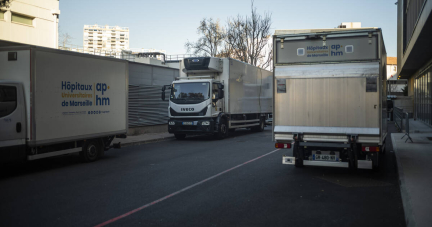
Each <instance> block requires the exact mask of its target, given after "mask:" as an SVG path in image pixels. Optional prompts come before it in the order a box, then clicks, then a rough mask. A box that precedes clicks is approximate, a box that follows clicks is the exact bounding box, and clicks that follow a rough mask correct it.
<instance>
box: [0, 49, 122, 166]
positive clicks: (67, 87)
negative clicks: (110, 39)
mask: <svg viewBox="0 0 432 227" xmlns="http://www.w3.org/2000/svg"><path fill="white" fill-rule="evenodd" d="M127 100H128V65H127V61H124V60H119V59H114V58H107V57H98V56H93V55H88V54H81V53H75V52H69V51H61V50H56V49H49V48H43V47H35V46H21V47H3V48H0V155H1V156H0V162H7V161H12V160H16V159H27V160H35V159H40V158H46V157H52V156H57V155H64V154H69V153H74V152H80V155H81V157H82V158H83V159H84V160H85V161H95V160H97V159H98V158H99V157H101V156H102V155H103V154H104V151H105V150H106V149H108V148H109V147H110V143H111V142H112V140H113V139H114V137H115V136H119V137H120V136H121V137H124V136H125V135H126V133H127V129H128V119H127V116H128V108H127V103H128V102H127Z"/></svg>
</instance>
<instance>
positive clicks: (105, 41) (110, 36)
mask: <svg viewBox="0 0 432 227" xmlns="http://www.w3.org/2000/svg"><path fill="white" fill-rule="evenodd" d="M83 48H84V53H90V54H96V55H102V56H112V57H118V58H120V57H121V54H122V50H129V28H127V27H120V26H108V25H105V26H99V25H97V24H96V25H84V29H83Z"/></svg>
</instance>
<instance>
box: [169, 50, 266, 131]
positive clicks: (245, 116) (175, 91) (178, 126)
mask: <svg viewBox="0 0 432 227" xmlns="http://www.w3.org/2000/svg"><path fill="white" fill-rule="evenodd" d="M272 84H273V74H272V73H271V72H270V71H267V70H264V69H261V68H258V67H255V66H253V65H250V64H247V63H244V62H241V61H238V60H234V59H231V58H215V57H197V58H185V59H184V60H183V61H182V62H181V64H180V77H179V78H177V80H175V81H173V83H172V84H171V85H167V86H164V87H163V88H162V99H164V100H165V89H166V88H168V89H169V90H170V93H169V107H168V114H169V121H168V132H169V133H173V134H174V135H175V137H176V138H177V139H184V138H185V137H186V135H189V134H213V135H214V136H216V137H217V138H219V139H222V138H225V137H226V136H227V135H228V133H229V132H230V131H231V132H232V131H234V130H235V129H237V128H250V129H252V130H254V131H263V130H264V127H265V120H266V116H268V114H270V113H271V112H272V104H273V101H272V91H273V89H272Z"/></svg>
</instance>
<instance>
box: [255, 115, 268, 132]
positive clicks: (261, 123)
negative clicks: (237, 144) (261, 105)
mask: <svg viewBox="0 0 432 227" xmlns="http://www.w3.org/2000/svg"><path fill="white" fill-rule="evenodd" d="M264 127H265V121H264V120H263V119H262V118H260V122H259V125H258V126H255V127H253V128H252V131H254V132H262V131H264Z"/></svg>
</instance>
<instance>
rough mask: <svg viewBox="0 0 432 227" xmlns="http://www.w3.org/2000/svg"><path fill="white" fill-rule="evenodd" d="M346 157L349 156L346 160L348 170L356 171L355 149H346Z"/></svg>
mask: <svg viewBox="0 0 432 227" xmlns="http://www.w3.org/2000/svg"><path fill="white" fill-rule="evenodd" d="M353 147H356V145H354V146H353ZM348 157H349V162H348V167H349V169H350V170H352V171H356V170H357V159H358V158H357V149H354V148H351V149H350V150H349V151H348Z"/></svg>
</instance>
